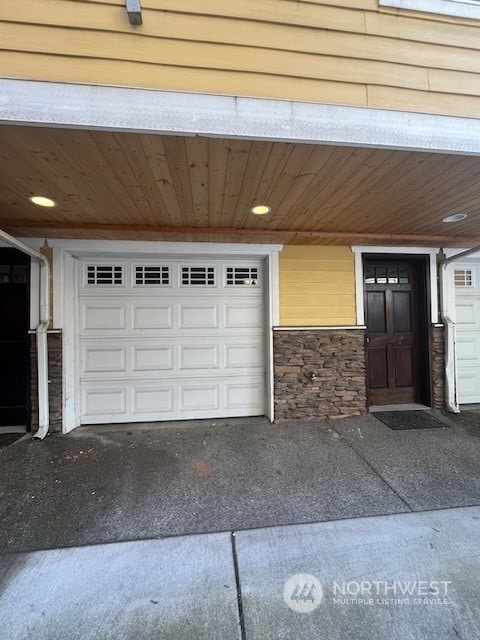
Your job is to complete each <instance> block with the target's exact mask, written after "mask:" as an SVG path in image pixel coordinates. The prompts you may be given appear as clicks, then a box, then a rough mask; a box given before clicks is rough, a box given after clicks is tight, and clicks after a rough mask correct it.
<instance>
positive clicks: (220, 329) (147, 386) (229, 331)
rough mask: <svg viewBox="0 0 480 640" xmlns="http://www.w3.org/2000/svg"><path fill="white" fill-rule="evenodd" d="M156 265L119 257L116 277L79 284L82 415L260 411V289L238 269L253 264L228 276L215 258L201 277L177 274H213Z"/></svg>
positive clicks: (91, 418)
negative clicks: (112, 281)
mask: <svg viewBox="0 0 480 640" xmlns="http://www.w3.org/2000/svg"><path fill="white" fill-rule="evenodd" d="M182 264H183V263H182ZM162 265H163V266H162V268H160V267H158V265H157V267H155V268H150V266H149V264H148V261H142V263H141V264H139V263H138V262H137V261H133V260H130V261H128V260H126V261H123V262H122V261H116V262H115V263H114V266H115V267H116V268H117V269H116V271H114V272H113V273H112V274H111V277H112V278H116V281H117V282H118V281H119V277H120V276H119V275H118V274H119V270H118V268H119V267H121V272H122V274H123V280H122V284H121V286H120V285H108V286H107V285H105V284H104V283H102V284H101V285H98V286H95V284H89V285H88V286H84V287H82V286H81V287H80V294H79V314H80V318H81V322H80V325H81V326H80V327H79V329H80V337H79V345H80V353H81V373H80V387H81V405H82V418H81V420H82V423H84V424H92V423H96V422H97V423H106V422H130V421H149V420H176V419H180V420H182V419H183V420H185V419H190V418H207V417H222V416H225V417H230V416H236V415H237V416H248V415H260V414H263V413H264V403H265V398H264V388H265V380H264V378H265V362H264V328H263V317H264V312H263V306H264V301H263V293H262V289H261V286H260V285H255V286H246V283H248V285H250V284H251V278H250V279H249V278H246V277H243V276H244V275H245V273H247V275H248V273H250V270H251V269H253V267H251V266H249V267H248V269H249V270H247V271H245V273H244V271H241V273H240V271H238V273H239V274H240V275H242V278H240V276H238V278H237V277H236V276H235V277H236V280H234V281H233V280H232V279H230V280H229V282H230V284H228V285H227V284H226V283H227V278H226V275H225V274H226V266H227V265H228V266H229V267H231V266H232V263H231V261H228V262H222V261H218V264H216V265H215V268H214V271H213V273H214V285H211V284H208V285H205V286H203V285H202V284H184V282H193V281H195V282H200V283H201V281H202V278H203V281H208V282H210V283H211V282H212V278H211V272H208V273H206V276H205V277H204V275H205V270H203V271H201V270H199V271H192V270H190V271H189V273H188V274H186V275H187V276H188V278H190V280H188V278H185V279H184V277H183V275H182V271H181V266H182V265H178V264H173V263H171V264H170V265H167V264H165V263H163V262H162ZM192 265H193V266H194V261H193V260H192V264H191V265H190V266H192ZM210 266H212V265H211V263H210ZM140 267H141V268H140ZM260 267H261V263H257V265H256V266H255V269H256V271H251V273H256V274H257V275H258V274H260V272H261V269H260ZM242 269H243V267H242ZM84 273H85V272H84ZM96 273H97V274H98V278H99V279H100V280H103V279H107V278H108V277H110V276H109V272H108V269H103V270H97V272H96ZM237 275H238V274H237ZM95 277H97V276H95ZM92 278H93V276H92ZM192 278H193V280H192ZM232 282H233V284H231V283H232ZM257 282H260V281H259V280H257ZM160 283H163V284H160ZM244 285H245V286H244Z"/></svg>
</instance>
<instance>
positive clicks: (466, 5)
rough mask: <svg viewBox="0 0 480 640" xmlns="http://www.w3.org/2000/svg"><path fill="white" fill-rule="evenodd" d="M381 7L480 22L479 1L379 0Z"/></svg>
mask: <svg viewBox="0 0 480 640" xmlns="http://www.w3.org/2000/svg"><path fill="white" fill-rule="evenodd" d="M379 5H380V6H381V7H393V8H395V9H409V10H411V11H423V12H425V13H438V14H441V15H445V16H455V17H457V18H472V19H474V20H480V6H479V5H478V0H379Z"/></svg>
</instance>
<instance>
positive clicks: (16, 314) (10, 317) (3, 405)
mask: <svg viewBox="0 0 480 640" xmlns="http://www.w3.org/2000/svg"><path fill="white" fill-rule="evenodd" d="M29 262H30V259H29V258H28V256H25V255H24V254H22V253H20V252H18V251H15V250H13V249H0V309H1V313H0V426H2V427H3V426H20V425H21V426H25V425H27V423H28V404H29V385H30V355H29V342H28V337H29V336H28V328H29V295H28V286H29V285H28V281H29V277H28V275H29Z"/></svg>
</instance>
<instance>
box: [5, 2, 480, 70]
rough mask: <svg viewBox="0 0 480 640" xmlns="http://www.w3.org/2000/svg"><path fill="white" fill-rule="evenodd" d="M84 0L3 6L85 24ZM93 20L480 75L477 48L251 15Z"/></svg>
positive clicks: (147, 31) (115, 28)
mask: <svg viewBox="0 0 480 640" xmlns="http://www.w3.org/2000/svg"><path fill="white" fill-rule="evenodd" d="M83 5H84V3H81V2H77V3H73V2H70V1H69V2H65V1H64V2H59V0H42V2H41V3H33V4H32V2H31V0H4V2H3V4H2V7H1V9H0V12H1V17H2V19H3V20H5V21H11V22H18V15H19V13H21V14H22V16H24V17H23V18H22V22H23V23H25V24H38V25H41V24H42V23H43V22H44V21H45V15H46V14H48V16H49V23H50V24H51V25H55V26H58V27H62V26H63V27H68V28H69V29H72V27H78V28H83V27H84V25H85V20H86V17H85V15H84V14H85V11H86V9H83V10H79V8H78V7H82V6H83ZM88 23H89V28H90V29H91V30H92V31H106V32H120V33H125V34H128V35H129V36H130V38H131V39H132V40H135V41H136V40H138V36H139V37H141V38H144V37H146V36H149V37H154V38H157V37H161V38H166V39H176V40H187V41H193V42H195V41H198V34H199V33H202V40H203V41H204V42H216V43H230V44H232V45H241V46H248V47H258V44H259V43H261V44H262V48H267V49H276V50H279V51H280V50H285V51H298V52H309V53H317V54H323V55H328V56H338V57H340V58H356V59H366V60H377V61H382V60H383V61H388V62H397V63H399V64H406V65H413V66H421V67H438V68H441V69H454V70H455V69H463V70H464V71H472V72H476V73H480V59H479V56H478V55H476V52H472V51H470V50H468V49H465V48H461V47H448V48H446V47H443V46H441V45H436V44H430V43H427V44H425V43H417V42H412V43H409V46H405V43H404V42H403V41H401V40H396V39H393V38H385V37H379V36H368V37H366V36H365V35H364V34H363V33H354V32H348V31H333V30H332V31H326V30H322V32H321V37H319V34H318V30H317V29H312V28H311V27H305V26H302V25H300V26H296V25H286V24H278V23H267V22H258V23H256V25H255V29H252V23H251V21H249V20H246V19H238V18H235V19H232V18H225V17H222V16H212V15H208V16H204V15H203V16H200V15H189V14H187V13H183V14H182V13H173V12H171V13H170V12H169V13H165V12H159V11H151V10H145V11H144V24H143V25H142V26H141V27H139V28H138V30H135V31H134V32H132V29H131V27H130V26H129V24H128V22H127V20H126V17H125V15H124V12H123V10H122V11H119V9H118V7H115V6H109V5H103V4H97V3H92V4H91V6H90V7H89V8H88Z"/></svg>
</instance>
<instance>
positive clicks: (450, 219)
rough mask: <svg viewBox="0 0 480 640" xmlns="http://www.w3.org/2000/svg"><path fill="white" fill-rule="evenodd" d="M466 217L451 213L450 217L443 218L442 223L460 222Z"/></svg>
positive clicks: (463, 214)
mask: <svg viewBox="0 0 480 640" xmlns="http://www.w3.org/2000/svg"><path fill="white" fill-rule="evenodd" d="M466 217H467V214H466V213H452V215H451V216H447V217H446V218H444V219H443V220H442V222H460V220H465V218H466Z"/></svg>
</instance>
